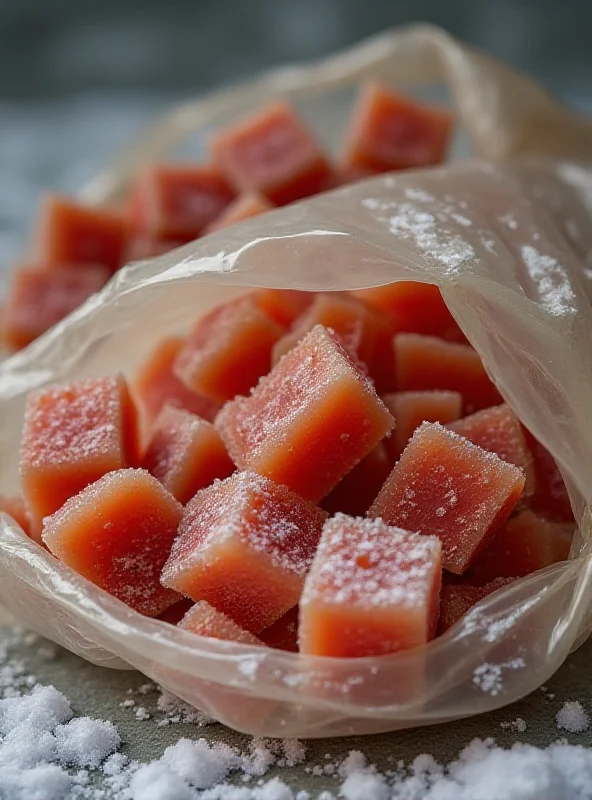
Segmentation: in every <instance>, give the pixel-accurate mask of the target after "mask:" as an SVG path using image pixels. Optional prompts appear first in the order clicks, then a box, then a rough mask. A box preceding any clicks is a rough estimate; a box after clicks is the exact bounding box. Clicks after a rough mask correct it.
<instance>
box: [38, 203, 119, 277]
mask: <svg viewBox="0 0 592 800" xmlns="http://www.w3.org/2000/svg"><path fill="white" fill-rule="evenodd" d="M125 238H126V229H125V222H124V219H123V217H122V215H121V214H119V213H116V212H113V211H106V210H104V209H101V208H94V207H92V206H85V205H81V204H80V203H76V202H74V201H73V200H68V199H67V198H66V197H61V196H59V195H53V194H52V195H47V196H46V198H45V200H44V201H43V204H42V206H41V211H40V213H39V216H38V219H37V224H36V228H35V232H34V239H33V251H32V264H34V265H36V266H40V267H59V268H61V267H64V266H69V265H72V266H79V265H80V264H92V265H96V264H100V265H101V266H105V267H107V268H108V269H109V270H110V271H111V272H115V270H117V269H119V267H120V266H121V260H122V255H123V248H124V244H125Z"/></svg>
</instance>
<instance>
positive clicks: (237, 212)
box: [204, 192, 273, 233]
mask: <svg viewBox="0 0 592 800" xmlns="http://www.w3.org/2000/svg"><path fill="white" fill-rule="evenodd" d="M272 208H273V203H272V202H271V201H269V200H268V199H267V198H266V197H263V195H261V194H259V193H258V192H245V193H244V194H241V195H239V196H238V197H237V198H236V199H235V200H233V201H232V203H230V205H228V206H227V207H226V208H225V209H224V211H222V213H221V214H219V215H218V216H217V217H216V219H215V220H214V221H213V222H212V223H210V225H208V227H207V228H206V229H205V230H204V233H213V232H214V231H219V230H221V229H222V228H228V227H229V225H236V223H237V222H242V221H243V220H245V219H251V218H252V217H257V216H259V214H263V213H264V212H265V211H269V210H270V209H272Z"/></svg>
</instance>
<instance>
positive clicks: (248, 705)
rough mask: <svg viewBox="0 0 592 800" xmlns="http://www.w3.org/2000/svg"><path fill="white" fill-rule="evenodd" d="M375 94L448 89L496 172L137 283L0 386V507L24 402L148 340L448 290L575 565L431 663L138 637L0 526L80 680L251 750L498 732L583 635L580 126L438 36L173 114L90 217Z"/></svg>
mask: <svg viewBox="0 0 592 800" xmlns="http://www.w3.org/2000/svg"><path fill="white" fill-rule="evenodd" d="M368 74H377V75H379V76H381V77H382V78H387V79H389V80H391V81H393V82H398V83H401V84H403V83H405V84H409V83H417V82H419V83H434V82H438V81H440V82H442V81H443V82H445V83H446V84H447V85H448V86H450V87H451V89H452V93H453V96H454V98H455V101H456V106H457V109H458V111H459V116H460V119H461V121H462V123H463V124H464V127H465V129H466V130H467V132H468V133H469V136H470V138H471V141H472V143H473V146H474V149H475V151H476V152H477V155H479V156H481V157H483V156H487V157H492V156H495V157H496V158H499V157H504V159H505V160H504V162H503V163H502V162H501V161H497V162H494V161H486V160H484V159H483V158H482V160H476V159H475V160H471V161H467V162H460V163H456V164H452V165H450V166H447V167H443V168H441V169H433V170H421V171H417V172H405V173H400V174H397V175H391V176H384V177H380V178H376V179H374V180H371V181H367V182H364V183H360V184H357V185H353V186H350V187H347V188H344V189H340V190H337V191H335V192H332V193H329V194H326V195H322V196H318V197H316V198H313V199H311V200H308V201H306V202H303V203H300V204H296V205H293V206H290V207H286V208H284V209H280V210H278V211H274V212H272V213H269V214H266V215H264V216H263V217H260V218H258V219H254V220H250V221H247V222H245V223H242V224H241V225H238V226H236V227H233V228H232V229H227V230H224V231H221V232H219V233H216V234H213V235H211V236H208V237H205V238H203V239H200V240H199V241H196V242H194V243H192V244H189V245H187V246H186V247H184V248H181V249H179V250H177V251H175V252H173V253H170V254H167V255H165V256H162V257H159V258H157V259H153V260H151V261H148V262H141V263H138V264H135V265H132V266H130V267H128V268H126V269H125V270H123V271H121V272H120V273H118V274H117V275H116V277H115V278H114V279H113V280H112V281H111V283H110V284H109V285H108V286H107V287H106V288H105V289H104V290H103V292H102V293H101V294H100V295H98V296H96V297H94V298H91V299H90V300H89V301H88V302H87V303H86V304H85V305H84V306H83V307H82V308H80V309H79V310H78V311H76V312H75V313H74V314H72V315H71V316H70V317H69V318H68V319H67V320H65V321H64V322H63V323H61V324H60V325H58V326H57V327H56V328H55V329H54V330H52V331H50V332H49V333H48V334H46V335H45V336H44V337H42V339H40V340H38V341H37V342H36V343H34V344H33V345H32V346H30V347H29V348H28V349H27V350H25V351H23V352H22V353H21V354H19V355H17V356H14V357H13V358H12V359H10V360H9V361H7V362H5V363H4V364H3V365H2V367H1V368H0V409H1V417H0V420H1V421H0V448H1V453H2V459H1V462H0V481H1V483H0V485H1V487H2V491H3V492H10V491H12V490H16V489H17V487H18V447H19V437H20V427H21V423H22V414H23V406H24V399H25V396H26V393H27V392H28V391H29V390H31V389H34V388H37V387H39V386H42V385H44V384H46V383H48V382H61V381H68V380H72V379H75V378H80V377H84V376H92V375H100V374H104V373H107V372H112V371H115V370H122V371H123V372H125V373H126V374H131V373H133V371H134V369H135V367H136V366H137V364H138V363H139V362H140V360H141V359H142V358H143V357H144V356H145V355H146V354H147V353H148V351H149V350H150V349H151V348H152V346H153V345H154V344H155V342H156V341H157V340H158V339H159V338H160V337H162V336H164V335H166V334H167V333H170V332H172V331H177V330H183V329H186V328H187V327H188V326H189V325H190V324H191V322H192V321H193V320H194V319H195V318H196V317H197V316H199V315H200V314H202V313H204V312H205V311H207V310H208V309H209V308H210V307H211V306H212V305H213V304H215V303H217V302H219V301H221V300H223V299H228V298H229V297H232V296H236V295H237V294H239V293H241V292H244V291H245V290H246V287H253V286H266V287H283V288H299V289H310V290H321V289H323V290H335V289H355V288H362V287H367V286H376V285H381V284H384V283H388V282H392V281H396V280H400V279H406V280H409V279H413V280H419V281H425V282H430V283H435V284H437V285H438V286H440V287H441V289H442V292H443V296H444V298H445V300H446V302H447V304H448V305H449V308H450V310H451V311H452V313H453V314H454V316H455V318H456V319H457V321H458V322H459V324H460V325H461V327H462V329H463V330H464V332H465V333H466V335H467V336H468V338H469V340H470V342H471V343H472V344H473V345H474V346H475V347H476V348H477V350H478V351H479V353H480V354H481V356H482V358H483V361H484V363H485V365H486V368H487V369H488V371H489V373H490V374H491V376H492V378H493V379H494V380H495V382H496V383H497V385H498V387H499V388H500V391H501V392H502V394H503V396H504V398H505V399H506V400H507V402H508V403H509V404H510V405H511V406H512V408H513V409H514V410H515V411H516V413H517V414H518V415H519V416H520V418H521V419H522V420H523V421H524V422H525V423H526V424H527V426H528V427H529V428H530V429H531V430H532V432H533V433H534V434H535V436H537V438H539V439H540V440H541V441H542V442H543V444H544V445H545V446H546V447H548V449H549V450H550V451H551V453H552V454H553V456H554V457H555V459H556V460H557V462H558V463H559V465H560V467H561V470H562V473H563V475H564V478H565V480H566V484H567V486H568V489H569V492H570V497H571V499H572V503H573V506H574V510H575V514H576V518H577V521H578V525H579V534H578V535H577V536H576V540H575V542H574V546H573V548H572V556H571V560H570V561H569V562H566V563H563V564H558V565H555V566H553V567H551V568H549V569H547V570H545V571H542V572H540V573H536V574H534V575H532V576H530V577H528V578H525V579H522V580H520V581H517V582H515V583H513V584H511V585H510V586H508V587H506V588H505V589H503V590H501V591H499V592H497V593H496V594H495V595H492V596H490V597H489V598H487V599H486V600H485V601H482V602H481V603H480V604H479V605H478V606H476V607H475V608H474V609H473V610H472V611H471V612H470V613H469V614H468V615H467V616H466V617H465V618H464V619H463V620H462V621H461V622H459V623H458V624H457V625H456V626H454V627H453V628H452V629H451V630H450V631H448V632H447V633H446V634H445V635H444V636H442V637H441V638H439V639H437V640H436V641H434V642H432V643H430V644H429V645H428V646H427V647H426V648H423V649H418V650H413V651H409V652H406V653H401V654H395V655H391V656H382V657H380V658H364V659H329V658H318V657H316V658H315V657H310V656H301V655H297V654H292V653H285V652H281V651H273V650H267V649H262V648H254V647H251V646H247V645H238V644H233V643H229V642H223V641H216V640H211V639H207V638H202V637H198V636H195V635H192V634H189V633H187V632H184V631H180V630H177V629H175V628H174V627H172V626H170V625H167V624H166V623H163V622H159V621H155V620H151V619H147V618H144V617H142V616H140V615H139V614H137V613H136V612H134V611H132V610H131V609H130V608H128V607H127V606H125V605H124V604H123V603H121V602H119V601H118V600H116V599H114V598H112V597H110V596H109V595H107V594H106V593H104V592H103V591H101V590H99V589H97V588H96V587H94V586H93V585H91V584H90V583H89V582H88V581H86V580H85V579H84V578H82V577H80V576H79V575H77V574H75V573H74V572H73V571H71V570H70V569H69V568H68V567H66V566H64V565H63V564H61V563H59V562H58V561H56V560H55V559H54V558H53V557H52V556H51V555H50V554H49V553H47V552H46V551H44V550H43V549H42V548H40V547H38V546H37V545H36V544H34V543H33V542H31V541H30V540H28V539H27V538H26V537H25V536H24V534H23V533H22V531H21V530H20V529H19V528H18V527H17V526H16V525H15V524H14V523H13V522H12V521H11V520H10V518H9V517H7V516H5V515H4V516H2V517H0V600H1V601H2V603H3V604H4V605H5V606H6V607H7V608H8V609H9V610H10V611H11V612H13V613H14V614H15V615H16V616H17V617H18V618H20V619H21V620H22V621H23V622H25V623H26V624H28V625H30V626H31V627H33V628H34V629H36V630H38V631H39V632H41V633H42V634H43V635H45V636H49V637H50V638H52V639H53V640H55V641H56V642H58V643H60V644H62V645H64V646H66V647H68V648H69V649H70V650H72V651H74V652H75V653H78V654H79V655H81V656H83V657H84V658H86V659H88V660H90V661H92V662H94V663H96V664H101V665H104V666H108V667H114V668H125V667H129V666H131V667H136V668H137V669H139V670H141V671H142V672H144V673H145V674H146V675H148V676H149V677H150V678H152V679H154V680H156V681H158V682H159V683H161V684H162V685H163V686H165V687H166V688H167V689H169V690H171V691H172V692H174V693H175V694H177V695H179V696H180V697H182V698H183V699H185V700H187V701H188V702H190V703H192V704H194V705H196V706H198V707H199V708H202V709H203V710H205V711H206V712H208V713H210V714H211V715H212V716H214V717H216V718H217V719H219V720H220V721H222V722H224V723H226V724H228V725H230V726H231V727H234V728H236V729H239V730H242V731H245V732H248V733H252V734H258V735H267V736H298V737H320V736H333V735H347V734H361V733H377V732H380V731H385V730H393V729H397V728H403V727H410V726H414V725H423V724H429V723H433V722H442V721H445V720H449V719H455V718H458V717H463V716H467V715H470V714H477V713H481V712H484V711H489V710H491V709H494V708H496V707H499V706H501V705H503V704H506V703H508V702H511V701H513V700H515V699H517V698H519V697H521V696H523V695H525V694H526V693H528V692H530V691H532V690H533V689H535V688H536V687H537V686H539V685H540V684H542V683H543V682H545V681H546V680H547V679H548V678H549V676H550V675H551V674H552V673H553V672H554V671H555V670H556V669H557V667H558V666H559V665H560V664H561V663H562V661H563V660H564V658H565V657H566V655H567V654H568V653H569V651H570V649H572V648H573V647H574V646H576V645H577V644H578V643H579V642H580V641H582V640H583V639H584V638H585V637H586V636H587V635H588V634H589V632H590V630H591V629H592V616H591V615H590V611H589V609H590V608H591V607H592V605H591V601H592V556H591V536H592V532H591V527H590V519H591V518H590V509H589V504H590V501H591V495H592V488H591V487H592V459H591V458H590V453H592V428H591V426H590V424H589V415H590V409H591V408H592V364H591V359H590V353H591V352H592V309H591V307H590V302H589V299H590V296H591V294H592V284H591V282H590V281H591V277H590V275H591V273H589V272H588V271H587V267H586V259H589V254H590V253H591V252H592V170H590V169H588V168H587V167H586V166H585V161H586V159H589V158H590V157H592V129H591V127H590V125H589V123H587V122H585V121H582V120H579V119H577V118H576V117H574V116H573V115H571V114H570V113H569V112H568V111H567V110H565V109H562V108H561V107H559V106H558V105H556V104H555V103H553V101H552V100H551V99H550V98H548V97H547V96H546V95H545V94H544V93H543V92H542V91H541V90H540V89H539V88H537V87H536V86H533V85H532V84H531V83H530V82H529V81H528V80H527V79H526V78H524V77H522V76H519V75H516V74H515V73H513V72H512V71H511V70H509V69H508V68H507V67H505V66H503V65H500V64H498V63H497V62H495V61H493V60H491V59H489V58H488V57H486V56H484V55H482V54H479V53H476V52H474V51H472V50H470V49H468V48H465V47H463V46H460V45H458V44H457V43H455V42H454V41H453V40H451V39H450V38H449V37H448V36H447V35H446V34H444V33H443V32H441V31H438V30H435V29H431V28H419V29H411V30H409V31H403V32H400V33H397V32H395V33H394V34H388V35H385V36H383V37H380V38H379V39H377V40H374V41H373V42H369V43H366V44H363V45H362V46H361V47H359V48H356V49H355V50H353V51H351V52H349V53H346V54H344V55H342V56H338V57H335V58H333V59H331V60H329V61H328V62H324V63H323V64H320V65H315V66H312V67H310V68H302V69H296V70H292V71H285V72H282V73H276V74H274V75H272V76H270V77H269V78H265V79H263V80H262V81H260V82H256V83H254V84H252V85H249V86H246V87H243V88H239V89H236V90H234V91H229V92H225V93H222V94H220V95H215V96H214V97H212V98H206V99H205V100H204V101H202V102H200V103H196V104H194V105H191V106H188V107H186V108H184V109H181V110H179V111H176V112H174V113H173V114H172V115H170V116H169V117H168V118H167V119H166V120H165V121H164V122H163V123H162V124H160V125H159V126H158V127H157V129H156V132H155V133H154V134H152V135H150V136H148V138H147V139H146V140H145V141H144V143H143V144H141V145H138V148H137V150H136V152H135V156H134V161H133V163H132V162H131V161H126V160H124V161H123V162H122V164H120V165H119V166H116V167H114V168H112V169H111V170H107V171H106V173H105V174H104V175H103V176H100V177H99V178H98V179H97V181H95V182H94V183H93V185H91V186H90V187H88V191H87V195H86V196H87V197H88V198H92V199H94V200H95V201H100V202H107V201H109V200H111V199H114V198H115V197H117V196H118V195H119V194H120V193H121V191H122V190H123V189H124V188H125V186H126V184H127V181H128V179H129V177H130V175H131V174H132V171H133V169H135V168H136V167H137V166H138V164H139V163H141V162H142V161H143V160H145V159H146V158H147V157H149V156H151V155H155V154H158V155H159V156H162V155H163V153H164V150H165V149H167V148H168V147H169V146H172V145H174V144H176V143H177V140H178V137H179V135H180V134H186V133H188V132H189V131H190V130H193V129H194V128H195V126H198V127H199V129H200V130H203V129H204V128H205V127H207V126H208V125H211V124H214V123H217V122H218V121H219V120H220V119H221V116H225V117H228V116H231V115H232V113H233V112H235V111H236V112H241V111H242V110H244V108H245V107H247V106H252V105H253V104H255V105H256V104H257V103H258V102H259V101H261V100H263V99H264V98H268V97H269V96H270V94H274V93H277V92H282V93H283V94H284V95H287V96H290V97H291V96H296V97H305V96H307V94H308V93H313V94H316V95H319V93H322V92H328V91H329V90H334V89H336V88H337V87H342V86H347V85H349V84H353V83H355V82H356V81H357V80H359V78H360V77H362V76H364V75H368ZM411 79H412V80H411ZM321 96H322V95H321ZM329 106H330V102H329V101H328V100H326V102H325V103H324V113H325V114H326V113H327V109H328V107H329ZM533 155H534V156H535V158H533V157H532V156H533ZM515 156H520V159H516V158H514V157H515ZM526 156H528V158H527V157H526ZM568 156H569V158H570V161H566V160H563V159H565V158H566V157H568ZM575 157H577V158H578V162H576V161H575V160H574V159H575Z"/></svg>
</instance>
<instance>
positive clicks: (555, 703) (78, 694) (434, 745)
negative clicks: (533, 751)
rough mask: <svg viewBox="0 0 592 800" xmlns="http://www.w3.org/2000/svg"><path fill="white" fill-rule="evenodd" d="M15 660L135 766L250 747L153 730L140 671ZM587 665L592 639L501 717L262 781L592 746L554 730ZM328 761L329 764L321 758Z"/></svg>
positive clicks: (320, 750)
mask: <svg viewBox="0 0 592 800" xmlns="http://www.w3.org/2000/svg"><path fill="white" fill-rule="evenodd" d="M7 622H8V620H7V618H6V617H5V616H2V612H1V610H0V623H4V624H3V626H2V627H0V643H1V641H2V638H3V637H5V636H7V635H8V632H9V629H8V628H7V627H6V625H7ZM15 654H16V656H17V657H19V658H22V659H23V660H24V661H25V666H26V669H27V671H28V672H30V673H32V674H34V675H35V676H36V678H37V680H38V682H40V683H42V684H53V685H54V686H55V687H56V688H57V689H59V690H60V691H62V692H63V693H64V694H65V695H66V696H67V697H68V698H69V700H70V701H71V703H72V707H73V709H74V712H75V714H77V715H79V716H90V717H97V718H101V719H108V720H111V721H112V722H113V723H114V724H115V725H116V726H117V728H118V729H119V732H120V735H121V738H122V741H123V747H122V752H123V753H125V754H126V755H128V756H129V757H131V758H132V759H137V760H138V761H141V762H145V761H150V760H153V759H155V758H159V757H160V756H161V755H162V753H163V751H164V749H165V748H166V747H168V746H169V745H171V744H174V743H175V742H177V741H178V739H180V738H182V737H186V738H190V739H199V738H202V737H203V738H205V739H207V740H209V741H217V742H226V743H228V744H230V745H232V746H235V747H238V748H239V749H240V750H243V751H244V750H246V749H247V748H248V743H249V737H248V736H244V735H241V734H238V733H236V732H234V731H232V730H230V729H228V728H225V727H224V726H222V725H218V724H213V725H209V726H206V727H197V726H195V725H186V724H173V725H167V726H165V727H159V726H158V725H157V721H158V719H159V718H160V717H161V716H162V715H159V714H158V712H157V711H156V700H157V698H158V694H157V693H156V692H150V693H148V694H146V695H140V694H139V693H138V689H139V687H140V686H142V685H145V684H146V678H144V677H143V676H142V675H141V674H139V673H137V672H124V671H115V670H109V669H104V668H101V667H96V666H94V665H92V664H90V663H87V662H86V661H83V660H82V659H80V658H78V657H77V656H74V655H72V654H71V653H69V652H67V651H66V650H62V649H58V650H57V654H56V656H55V658H52V659H47V658H46V657H44V655H43V648H41V652H40V646H39V643H36V644H34V645H25V644H22V645H19V646H18V647H17V650H16V651H15ZM591 660H592V640H590V641H588V642H587V643H586V644H584V645H583V646H582V647H581V648H580V649H579V650H578V651H576V652H575V653H573V654H572V655H571V656H570V657H569V659H568V660H567V661H566V663H565V664H564V665H563V666H562V668H561V669H560V670H559V672H558V673H557V674H556V675H555V676H554V678H553V679H552V680H551V681H549V683H548V684H547V686H546V687H544V689H539V690H537V691H535V692H533V693H532V694H531V695H529V696H528V697H526V698H524V699H523V700H521V701H520V702H518V703H515V704H513V705H511V706H508V707H506V708H503V709H500V710H499V711H496V712H493V713H490V714H486V715H482V716H480V717H473V718H470V719H466V720H461V721H458V722H454V723H446V724H444V725H435V726H430V727H425V728H418V729H415V730H409V731H398V732H395V733H391V734H382V735H378V736H365V737H350V738H347V739H320V740H315V741H310V742H307V743H306V744H307V759H306V762H305V763H304V764H302V765H299V766H296V767H293V768H282V769H281V770H274V769H273V768H272V769H271V770H270V772H269V773H268V774H267V775H266V776H265V777H266V779H269V778H272V777H273V776H274V775H278V776H279V777H280V778H281V779H282V780H283V781H284V782H285V783H287V784H288V785H289V786H290V787H291V788H292V789H294V790H298V789H307V790H308V791H309V792H311V793H312V795H313V797H315V796H316V795H317V794H318V793H320V792H321V791H323V790H331V791H334V790H336V789H337V787H338V784H339V781H338V779H336V778H333V777H330V776H326V775H324V776H320V777H314V776H312V775H311V774H310V772H307V771H305V767H306V766H309V767H310V766H311V765H318V764H321V765H322V764H323V763H327V761H328V760H330V761H339V760H342V759H343V758H344V757H345V756H346V755H347V753H348V751H349V750H361V751H362V752H363V753H364V754H365V755H366V757H367V759H368V762H369V763H373V764H376V765H377V767H378V769H379V770H381V771H384V770H387V769H391V768H392V767H393V763H396V762H397V761H399V760H400V759H402V760H404V761H405V762H406V763H409V762H410V761H412V760H413V758H415V757H416V756H418V755H420V754H422V753H430V754H432V755H433V756H434V757H435V758H436V759H437V760H439V761H441V762H443V763H447V762H450V761H452V760H453V759H455V758H456V757H457V755H458V753H459V751H460V750H461V749H462V748H463V747H464V746H465V745H467V744H468V743H469V742H470V741H471V740H472V739H474V738H476V737H478V738H482V739H483V738H487V737H493V738H495V740H496V742H497V744H498V745H499V746H503V747H509V746H511V745H512V744H513V743H514V742H516V741H520V742H526V743H529V744H533V745H537V746H539V747H546V746H548V745H550V744H552V743H553V742H556V741H557V740H558V739H560V738H564V737H565V738H566V739H567V740H568V741H569V742H570V743H573V744H582V745H585V746H591V745H592V731H588V732H586V733H582V734H573V735H570V734H566V732H565V731H560V730H558V728H557V726H556V722H555V715H556V714H557V711H558V710H559V709H560V708H561V706H562V704H563V703H564V702H566V701H568V700H579V701H580V702H581V703H582V705H583V706H584V708H586V709H587V710H590V707H591V704H592V689H591V688H590V680H589V664H590V661H591ZM130 697H133V698H135V700H136V704H137V705H140V704H141V705H142V706H144V707H145V708H146V709H147V711H148V712H149V713H151V718H150V719H146V720H143V721H140V720H138V719H137V718H136V716H135V709H134V708H128V707H122V705H121V703H122V702H124V701H125V700H126V699H129V698H130ZM136 707H137V706H136ZM518 718H521V719H523V720H524V721H525V723H526V726H527V727H526V730H525V731H524V732H522V733H518V732H516V731H515V730H512V729H511V728H510V727H508V725H507V724H506V723H510V722H512V721H514V720H516V719H518ZM327 754H329V755H330V759H327V758H326V755H327Z"/></svg>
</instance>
